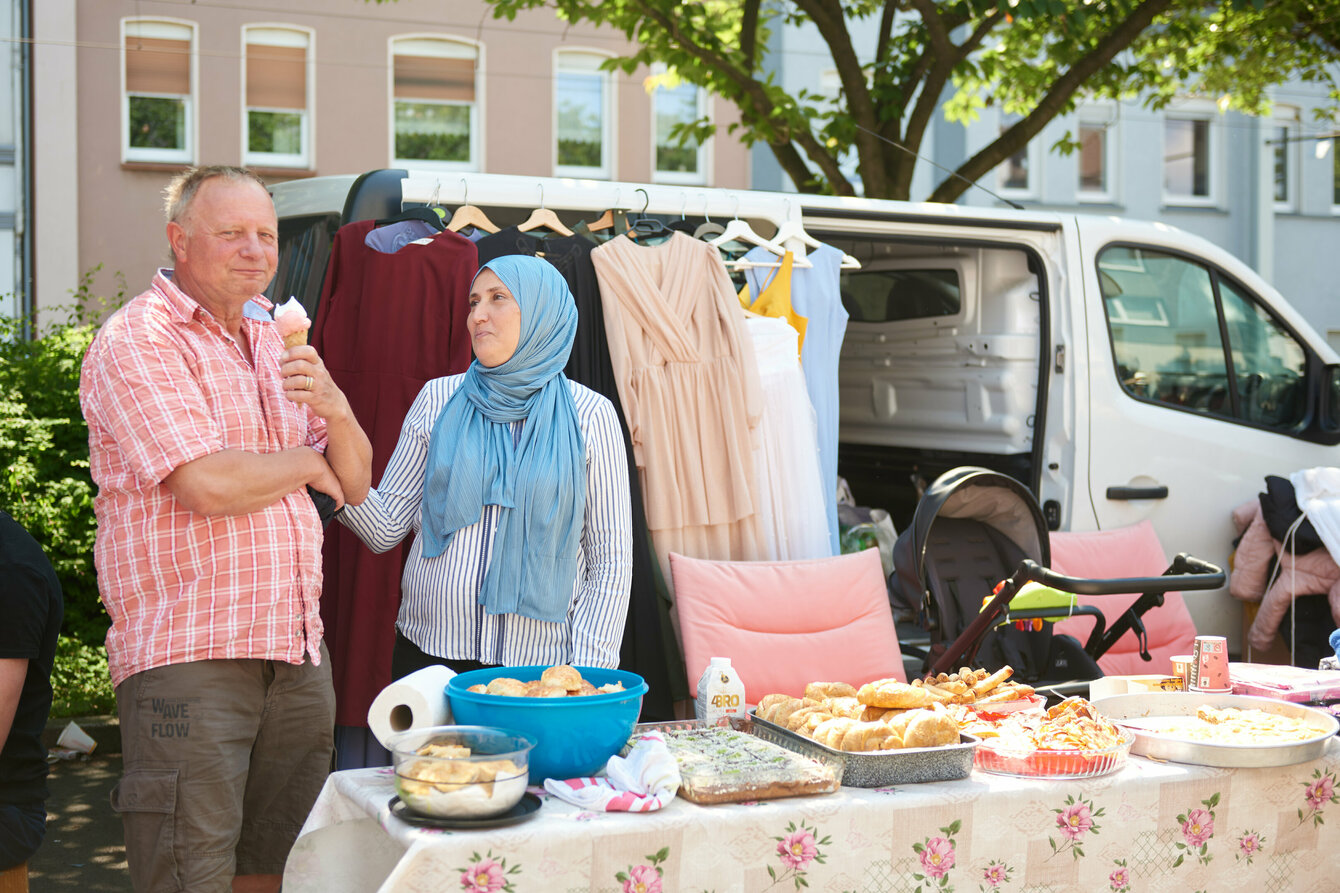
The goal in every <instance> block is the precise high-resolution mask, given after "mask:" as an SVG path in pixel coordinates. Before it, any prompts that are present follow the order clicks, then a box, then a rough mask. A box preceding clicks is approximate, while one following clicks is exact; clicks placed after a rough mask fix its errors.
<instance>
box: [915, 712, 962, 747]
mask: <svg viewBox="0 0 1340 893" xmlns="http://www.w3.org/2000/svg"><path fill="white" fill-rule="evenodd" d="M958 740H959V735H958V723H956V722H954V720H953V718H952V717H951V716H950V715H949V714H948V713H945V712H944V711H942V710H917V711H915V712H914V715H913V716H912V718H911V719H910V720H908V722H907V729H906V731H905V732H904V733H903V746H904V747H940V746H942V745H945V744H955V743H957V742H958Z"/></svg>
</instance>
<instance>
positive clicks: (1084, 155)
mask: <svg viewBox="0 0 1340 893" xmlns="http://www.w3.org/2000/svg"><path fill="white" fill-rule="evenodd" d="M1077 130H1078V138H1079V151H1078V152H1077V153H1076V156H1077V159H1078V171H1077V180H1076V184H1075V187H1076V188H1075V192H1076V195H1077V196H1078V198H1079V200H1080V201H1082V202H1109V201H1112V200H1113V196H1114V195H1115V185H1114V183H1113V177H1114V176H1115V174H1114V172H1115V170H1116V165H1115V163H1114V160H1113V153H1114V152H1115V151H1116V146H1117V141H1116V139H1115V136H1114V134H1115V132H1116V106H1115V105H1113V104H1111V103H1094V104H1089V105H1083V106H1081V107H1080V110H1079V122H1078V124H1077Z"/></svg>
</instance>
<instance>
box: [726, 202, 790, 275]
mask: <svg viewBox="0 0 1340 893" xmlns="http://www.w3.org/2000/svg"><path fill="white" fill-rule="evenodd" d="M739 206H740V198H739V196H736V197H735V207H736V212H735V216H734V217H732V218H731V219H730V220H729V221H727V222H726V229H725V230H724V231H723V232H722V233H721V235H719V236H717V237H716V238H715V239H711V240H709V241H708V243H707V244H709V245H711V246H712V247H713V248H717V249H720V248H721V246H723V245H725V244H726V243H727V242H742V243H746V244H750V245H756V246H758V247H759V248H766V249H767V250H768V251H771V252H772V253H773V254H775V255H777V257H778V258H780V260H779V261H778V262H777V263H775V264H772V263H759V262H757V261H751V260H744V259H743V258H741V259H739V260H730V261H726V266H727V267H729V268H731V269H735V270H750V269H754V268H757V267H766V268H769V269H772V268H777V267H780V266H782V264H783V263H785V261H786V255H788V254H791V255H792V261H791V266H792V268H793V269H798V270H804V269H808V268H810V267H812V266H814V264H812V263H810V262H809V261H807V260H805V259H804V258H803V257H801V258H797V257H795V255H794V254H793V253H792V252H790V251H788V250H787V249H786V248H785V247H783V246H782V245H779V244H777V243H776V242H774V241H772V240H770V239H765V238H763V237H762V236H760V235H759V234H758V233H756V232H754V228H753V227H752V226H750V225H749V223H748V222H747V221H745V220H742V219H741V218H740V213H739Z"/></svg>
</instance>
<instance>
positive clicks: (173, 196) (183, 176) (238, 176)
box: [163, 164, 269, 223]
mask: <svg viewBox="0 0 1340 893" xmlns="http://www.w3.org/2000/svg"><path fill="white" fill-rule="evenodd" d="M214 179H223V180H228V181H231V182H236V181H238V180H250V181H251V182H253V183H255V184H256V185H257V186H259V187H260V188H262V189H265V181H264V180H262V179H261V178H260V177H259V176H257V175H256V174H255V173H253V172H251V171H249V170H247V169H246V168H244V167H233V166H232V165H228V164H211V165H207V166H205V167H193V168H189V169H188V170H184V171H182V172H181V173H180V174H177V176H175V177H173V178H172V180H171V181H170V182H169V183H168V184H167V188H166V189H164V190H163V214H164V216H166V217H167V219H168V222H169V223H174V222H175V223H181V222H182V219H183V218H185V217H186V215H187V214H188V213H189V212H190V210H191V202H192V201H194V200H195V195H196V193H197V192H199V191H200V186H201V184H203V183H204V182H206V181H207V180H214ZM266 191H267V192H268V191H269V190H266Z"/></svg>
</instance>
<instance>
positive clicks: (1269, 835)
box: [284, 740, 1340, 893]
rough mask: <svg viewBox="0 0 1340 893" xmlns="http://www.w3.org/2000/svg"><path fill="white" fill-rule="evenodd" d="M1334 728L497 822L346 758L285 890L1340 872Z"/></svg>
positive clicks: (939, 882)
mask: <svg viewBox="0 0 1340 893" xmlns="http://www.w3.org/2000/svg"><path fill="white" fill-rule="evenodd" d="M1337 777H1340V740H1332V741H1331V742H1329V744H1328V747H1327V750H1326V752H1325V754H1324V755H1323V756H1322V757H1321V758H1320V759H1318V760H1315V761H1313V762H1310V763H1303V764H1299V765H1295V766H1285V767H1280V768H1270V769H1213V768H1208V767H1202V766H1184V765H1179V764H1175V763H1159V762H1154V761H1150V760H1146V759H1144V758H1142V757H1131V759H1130V761H1129V763H1128V764H1127V765H1126V767H1125V768H1123V769H1122V770H1121V771H1120V772H1117V773H1114V774H1111V775H1108V776H1104V777H1100V778H1092V779H1085V780H1078V781H1066V780H1037V779H1018V778H1008V777H1003V776H997V775H987V774H984V773H981V772H978V771H974V772H973V773H972V775H971V776H970V777H968V778H966V779H962V780H960V781H950V782H937V783H933V784H919V785H905V786H899V787H891V788H883V789H874V790H866V789H860V788H845V787H844V788H842V789H841V790H840V791H839V792H837V793H835V794H830V795H827V796H817V797H796V798H791V799H787V800H770V801H764V802H759V803H746V804H729V805H721V806H711V807H701V806H695V805H693V804H691V803H688V802H686V801H683V800H675V801H674V802H672V803H671V804H670V805H669V806H667V807H666V808H665V809H663V810H660V811H659V812H654V813H645V814H627V813H591V812H583V811H581V810H578V809H577V808H575V807H573V806H570V805H568V804H566V803H564V802H562V801H561V800H557V799H554V798H551V797H548V796H547V795H545V794H544V792H543V790H542V789H540V788H532V789H531V791H532V793H536V794H538V795H540V796H541V797H542V799H543V800H544V803H543V806H542V808H541V809H540V810H539V812H538V813H537V814H536V816H535V817H534V818H532V819H530V820H528V821H525V822H522V823H520V824H517V825H513V826H510V827H505V828H497V829H492V830H487V831H463V832H445V831H433V830H425V829H419V828H415V827H412V826H410V825H408V824H406V823H404V822H402V821H400V820H399V819H397V818H395V817H393V816H391V814H390V811H389V809H388V806H387V804H388V801H389V800H390V799H391V797H392V796H393V795H394V790H393V786H392V779H391V776H390V770H389V769H358V770H353V771H349V772H337V773H335V774H334V775H332V776H331V777H330V779H329V780H328V781H327V782H326V786H325V789H324V790H323V791H322V793H321V796H320V798H319V799H318V801H317V804H316V806H315V807H314V808H313V810H312V814H311V816H310V817H309V818H308V820H307V824H306V826H305V827H304V828H303V833H302V836H301V837H299V838H298V842H297V844H296V845H295V846H294V849H293V853H292V855H291V856H290V857H289V863H288V867H287V871H286V872H285V875H284V890H285V893H309V891H310V893H340V891H343V890H360V891H368V890H373V889H377V884H378V883H380V889H381V890H383V891H410V893H419V891H422V893H429V891H433V893H439V891H445V890H461V889H464V890H474V891H489V893H497V891H506V893H521V891H579V890H580V891H584V893H586V891H610V893H634V891H635V893H653V891H678V890H684V891H700V890H702V891H706V890H711V891H716V893H726V891H751V893H752V891H762V890H778V891H783V890H785V891H795V890H799V889H801V888H802V887H809V888H810V889H812V890H834V891H879V893H885V891H890V890H898V891H921V893H930V891H937V893H944V891H973V893H1010V891H1020V893H1051V891H1055V893H1060V891H1077V890H1083V891H1102V893H1137V891H1178V893H1183V891H1198V890H1204V891H1210V890H1253V891H1261V893H1285V891H1288V893H1323V891H1327V893H1329V891H1334V890H1336V889H1337V888H1338V885H1340V792H1337V790H1336V783H1337Z"/></svg>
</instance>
